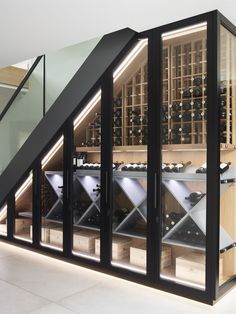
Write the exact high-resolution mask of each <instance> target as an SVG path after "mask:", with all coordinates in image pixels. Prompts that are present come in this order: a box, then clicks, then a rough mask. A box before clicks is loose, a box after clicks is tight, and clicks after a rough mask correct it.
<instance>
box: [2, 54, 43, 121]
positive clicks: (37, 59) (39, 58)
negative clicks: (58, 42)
mask: <svg viewBox="0 0 236 314" xmlns="http://www.w3.org/2000/svg"><path fill="white" fill-rule="evenodd" d="M42 58H44V56H39V57H37V58H36V60H35V61H34V63H33V65H32V66H31V68H30V69H29V71H28V72H27V74H26V75H25V77H24V78H23V80H22V81H21V82H20V84H19V86H18V87H17V89H16V90H15V92H14V94H13V95H12V97H11V98H10V100H9V101H8V103H7V104H6V106H5V107H4V109H3V111H2V112H1V114H0V121H1V120H2V119H3V118H4V116H5V114H6V113H7V111H8V110H9V109H10V107H11V105H12V104H13V102H14V100H15V99H16V97H17V96H18V94H19V92H20V91H21V89H22V88H23V87H24V85H25V83H26V82H27V81H28V79H29V77H30V75H31V74H32V73H33V71H34V69H35V68H36V66H37V65H38V64H39V62H40V60H41V59H42ZM44 69H45V61H44ZM43 80H44V82H45V75H44V74H43ZM44 87H45V84H44ZM43 107H45V98H44V104H43ZM43 110H44V109H43Z"/></svg>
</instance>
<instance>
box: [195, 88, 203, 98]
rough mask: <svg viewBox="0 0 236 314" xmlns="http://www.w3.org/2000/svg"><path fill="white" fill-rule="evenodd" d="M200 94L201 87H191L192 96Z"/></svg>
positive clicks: (199, 95)
mask: <svg viewBox="0 0 236 314" xmlns="http://www.w3.org/2000/svg"><path fill="white" fill-rule="evenodd" d="M201 96H202V89H201V88H199V87H195V88H194V89H193V97H201Z"/></svg>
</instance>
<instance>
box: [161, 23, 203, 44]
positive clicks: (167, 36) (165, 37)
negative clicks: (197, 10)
mask: <svg viewBox="0 0 236 314" xmlns="http://www.w3.org/2000/svg"><path fill="white" fill-rule="evenodd" d="M206 26H207V22H203V23H199V24H195V25H192V26H188V27H184V28H181V29H178V30H175V31H171V32H167V33H164V34H162V36H161V37H162V39H163V40H168V39H173V38H176V37H179V36H184V35H189V34H192V33H195V32H200V31H204V30H205V29H206Z"/></svg>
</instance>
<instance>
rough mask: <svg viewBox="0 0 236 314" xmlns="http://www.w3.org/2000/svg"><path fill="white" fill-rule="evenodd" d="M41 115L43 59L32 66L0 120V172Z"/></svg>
mask: <svg viewBox="0 0 236 314" xmlns="http://www.w3.org/2000/svg"><path fill="white" fill-rule="evenodd" d="M0 76H1V75H0ZM4 88H5V87H4ZM0 89H1V85H0ZM0 99H1V91H0ZM0 101H1V100H0ZM26 113H27V114H26ZM42 117H43V59H41V60H40V61H39V63H38V64H37V66H36V67H35V68H34V70H33V72H32V73H31V75H30V76H29V78H28V80H27V82H26V83H25V86H24V87H23V88H22V89H21V91H20V92H19V93H18V94H17V96H16V98H15V99H14V101H13V103H12V104H11V106H10V108H9V109H8V110H7V112H6V113H5V115H4V116H3V118H2V120H1V123H0V147H4V149H1V150H0V173H2V172H3V170H4V169H5V168H6V167H7V165H8V164H9V162H10V161H11V160H12V158H13V157H14V156H15V154H16V153H17V152H18V150H19V149H20V148H21V146H22V145H23V144H24V143H25V141H26V140H27V138H28V137H29V135H30V134H31V132H32V130H33V129H34V128H35V127H36V125H37V124H38V122H39V121H40V120H41V118H42Z"/></svg>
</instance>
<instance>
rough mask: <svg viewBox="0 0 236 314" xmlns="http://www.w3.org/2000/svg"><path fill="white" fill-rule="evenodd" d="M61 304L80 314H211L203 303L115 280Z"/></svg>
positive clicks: (77, 294) (66, 299)
mask: <svg viewBox="0 0 236 314" xmlns="http://www.w3.org/2000/svg"><path fill="white" fill-rule="evenodd" d="M60 304H62V305H63V306H65V307H67V308H68V309H70V310H72V311H78V312H79V313H81V314H85V313H86V314H98V313H103V314H108V313H109V314H110V313H112V314H120V313H122V314H126V313H127V314H143V313H148V314H152V313H153V314H154V313H155V314H156V313H158V314H166V313H175V314H177V313H181V314H183V313H188V314H189V313H191V314H199V313H202V314H209V313H210V307H209V306H206V305H204V304H200V303H197V302H193V301H190V300H185V299H184V298H179V297H175V296H172V295H170V294H167V293H163V292H160V291H156V290H154V289H151V288H147V287H142V286H140V285H134V284H132V283H128V282H125V281H122V280H121V281H116V279H115V280H112V278H111V280H110V283H109V282H108V281H107V282H104V283H102V284H99V285H97V286H96V287H93V288H90V289H88V290H86V291H83V292H80V293H76V294H74V295H73V296H70V297H67V298H65V299H63V300H61V301H60ZM178 309H179V311H178Z"/></svg>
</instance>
